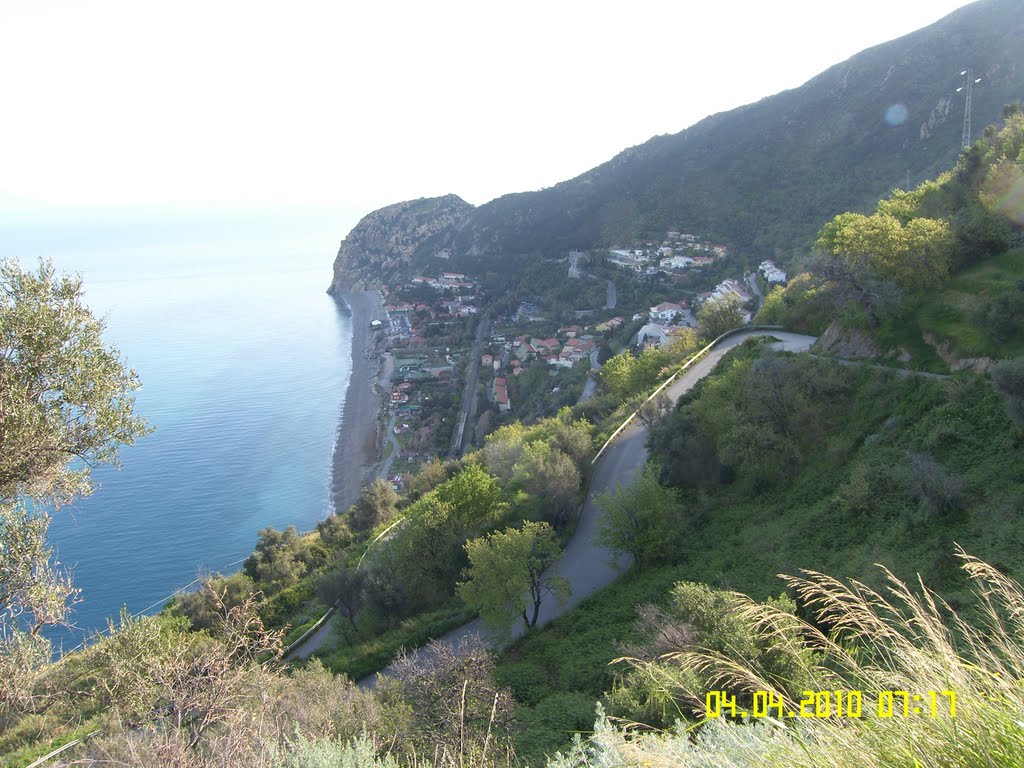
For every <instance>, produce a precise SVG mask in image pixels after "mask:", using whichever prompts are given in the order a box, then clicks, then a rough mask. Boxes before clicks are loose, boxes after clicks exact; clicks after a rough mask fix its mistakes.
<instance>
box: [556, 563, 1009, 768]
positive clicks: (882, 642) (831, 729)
mask: <svg viewBox="0 0 1024 768" xmlns="http://www.w3.org/2000/svg"><path fill="white" fill-rule="evenodd" d="M958 557H959V558H960V560H961V564H962V567H963V569H964V571H965V572H966V574H967V576H968V577H969V580H970V582H971V587H972V592H973V595H974V602H973V604H972V605H970V606H969V613H966V612H964V611H962V612H961V613H959V614H958V613H957V612H956V611H954V610H953V609H952V608H951V607H950V606H949V605H948V604H947V603H945V602H944V601H943V600H942V598H941V597H939V596H938V595H936V594H935V593H934V592H932V591H930V590H928V589H927V588H926V587H925V586H924V585H923V584H918V585H916V586H915V587H911V586H909V585H908V584H906V583H904V582H903V581H901V580H899V579H898V578H896V577H895V576H894V575H893V574H892V573H891V572H889V571H887V570H885V569H883V572H884V576H885V587H884V588H883V589H882V590H881V591H876V590H873V589H871V588H869V587H868V586H866V585H865V584H863V583H860V582H856V581H853V582H850V583H848V584H847V583H843V582H840V581H839V580H837V579H834V578H831V577H829V576H826V575H824V574H821V573H816V572H806V573H804V574H803V575H802V576H799V577H783V579H784V580H785V581H786V583H787V584H788V585H789V587H790V588H791V589H792V590H793V592H794V593H795V594H796V595H797V597H798V600H799V601H800V602H801V603H802V604H803V605H804V606H806V607H807V608H808V609H810V610H811V611H812V612H813V613H814V616H815V621H814V624H813V625H812V624H811V623H808V622H805V621H802V620H800V619H798V618H796V617H794V616H793V615H792V614H790V613H787V612H785V611H782V610H779V609H777V608H774V607H772V606H770V605H760V604H757V603H755V602H753V601H752V600H749V599H747V598H745V597H741V598H740V599H742V601H743V602H742V605H741V607H740V609H739V610H740V612H741V614H742V615H743V617H744V618H745V619H746V620H748V621H749V622H751V624H752V626H755V627H756V628H757V630H758V632H759V633H762V634H763V635H764V636H766V637H769V638H772V639H773V640H774V641H776V642H778V643H779V644H780V648H779V650H780V652H782V653H790V654H791V655H792V657H793V658H802V659H805V660H806V668H805V669H803V670H802V672H804V673H806V676H805V675H800V677H803V678H804V679H805V680H810V681H811V683H810V684H809V685H810V687H811V688H812V689H813V690H816V691H836V690H843V691H854V690H856V691H862V692H863V709H862V712H863V715H862V717H860V718H853V717H842V718H840V717H834V716H833V717H827V718H826V717H822V718H814V717H809V718H800V717H797V718H790V717H783V718H778V717H775V716H772V717H759V718H749V717H748V718H747V721H746V722H740V721H739V720H730V719H728V718H724V717H719V718H715V719H705V720H704V721H703V722H701V723H696V724H692V723H691V724H683V725H681V726H679V728H678V729H677V730H676V731H675V732H673V733H662V734H640V735H637V734H635V733H630V732H629V729H628V728H627V729H623V728H621V727H620V728H613V727H611V726H610V725H609V724H608V722H607V720H606V719H603V718H602V719H601V720H600V721H599V723H598V727H597V729H596V732H595V735H594V736H593V737H592V738H591V739H590V740H589V741H588V742H583V741H577V743H576V744H575V745H574V747H573V750H572V751H571V752H570V753H568V754H566V755H561V756H559V757H558V758H556V759H555V760H554V761H553V762H552V763H551V765H552V766H556V767H557V768H567V767H568V766H583V765H594V766H607V765H645V766H648V765H649V766H660V765H666V766H667V765H678V766H706V765H707V766H710V765H714V766H716V767H721V766H780V767H782V766H785V768H800V767H802V766H806V767H807V768H821V767H822V766H835V767H836V768H847V767H851V768H852V766H857V768H874V767H875V766H878V767H879V768H881V767H882V766H885V767H888V766H914V767H915V768H917V767H918V766H920V767H921V768H925V767H930V766H944V767H945V766H1007V767H1008V768H1009V767H1014V768H1016V767H1018V766H1022V765H1024V591H1022V589H1021V587H1020V585H1018V584H1017V583H1016V582H1014V581H1011V580H1010V579H1008V578H1006V577H1005V576H1004V575H1003V574H1002V573H1000V572H999V571H998V570H997V569H995V568H993V567H992V566H990V565H987V564H986V563H984V562H982V561H980V560H978V559H977V558H974V557H972V556H970V555H968V554H966V553H965V552H963V551H962V550H961V551H958ZM823 628H824V629H823ZM787 645H792V646H794V647H791V648H786V647H785V646H787ZM808 650H810V651H811V653H807V651H808ZM798 651H799V653H798ZM666 662H671V663H673V664H678V665H680V666H681V667H682V668H688V669H692V670H696V671H697V672H698V673H699V675H698V677H699V678H701V682H702V686H701V688H700V689H699V690H680V691H677V694H679V696H680V698H685V697H687V696H689V697H690V699H691V701H703V700H704V695H703V692H702V691H703V690H704V689H705V688H704V686H707V687H710V688H711V689H713V690H726V691H728V692H729V693H731V694H733V695H737V696H738V697H743V696H745V695H746V696H749V695H750V694H752V693H754V692H755V691H769V692H770V695H772V696H778V697H781V698H782V700H783V701H784V702H785V705H784V710H785V712H786V713H788V712H791V711H796V712H799V711H800V699H801V698H802V697H803V691H800V690H789V689H788V687H787V686H786V684H785V682H782V683H780V682H779V681H774V680H772V679H771V678H770V677H767V676H765V675H762V674H761V673H760V671H759V670H758V669H757V668H756V667H755V666H754V665H752V664H750V663H748V662H747V661H746V660H745V659H743V658H737V657H735V656H733V655H730V654H728V653H726V654H719V653H709V652H707V651H705V650H701V649H682V650H680V651H678V652H676V653H673V654H670V655H669V657H666V658H663V659H662V660H661V661H660V662H653V663H645V662H639V661H638V662H635V664H636V665H637V666H638V667H641V668H644V667H646V668H648V670H651V671H652V674H654V672H653V670H654V669H655V668H656V667H657V665H659V664H660V665H661V670H662V673H663V672H664V670H665V666H666ZM676 679H677V680H679V681H684V680H686V679H687V676H686V675H679V676H678V677H677V678H676ZM803 685H804V686H806V685H808V683H806V682H804V683H803ZM884 691H907V692H909V694H910V696H911V697H913V695H914V694H917V695H919V696H921V699H920V700H918V701H915V700H913V699H912V698H911V701H910V705H909V706H910V709H909V713H908V714H906V715H904V713H903V711H902V710H903V705H902V700H901V697H900V696H899V695H897V696H896V697H895V703H896V706H895V708H894V709H895V712H894V714H893V716H890V717H882V716H880V715H879V713H878V709H877V701H878V694H879V693H881V692H884ZM930 691H935V692H936V693H937V696H936V699H937V705H938V706H937V711H936V712H935V714H934V715H933V713H932V711H931V702H930V696H929V692H930ZM943 691H952V692H953V693H954V695H955V715H953V714H951V712H950V707H949V704H948V702H949V698H950V697H949V696H948V695H943V694H942V693H941V692H943ZM915 706H916V707H918V708H919V709H920V712H919V713H916V714H915V713H914V711H913V709H914V707H915ZM773 714H774V713H773Z"/></svg>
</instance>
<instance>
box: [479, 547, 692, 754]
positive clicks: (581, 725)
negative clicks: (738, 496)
mask: <svg viewBox="0 0 1024 768" xmlns="http://www.w3.org/2000/svg"><path fill="white" fill-rule="evenodd" d="M680 574H681V570H680V569H679V568H677V567H670V568H663V569H659V570H651V571H646V572H641V573H633V572H630V573H627V574H625V575H624V576H623V578H621V579H619V580H618V581H616V582H615V583H614V584H612V585H611V586H609V587H608V588H606V589H604V590H602V591H601V592H599V593H597V594H596V595H594V596H592V597H590V598H588V599H587V600H584V601H583V602H581V603H580V604H579V605H578V606H576V607H575V608H573V609H572V610H571V611H569V612H568V613H567V614H565V615H564V616H562V617H561V618H559V619H557V620H555V621H554V622H552V623H551V624H549V625H548V626H547V627H546V628H545V629H544V630H543V631H541V632H534V633H531V634H529V635H527V636H525V637H523V638H522V639H520V640H519V641H518V642H516V643H515V644H514V645H512V646H511V647H510V648H509V649H507V650H506V651H505V652H504V653H503V654H502V655H501V657H500V659H499V661H498V665H497V669H496V675H497V679H498V682H499V683H500V684H501V685H504V686H507V687H508V688H510V689H511V690H512V692H513V694H514V695H515V697H516V699H517V700H518V701H519V702H520V704H521V706H520V710H519V718H518V732H517V734H516V737H515V741H516V754H517V755H518V756H519V757H520V759H521V760H523V761H524V763H525V764H527V765H543V764H544V763H545V755H553V754H554V753H555V752H556V751H558V750H560V749H564V748H565V747H566V746H567V745H568V744H569V742H570V741H571V740H572V737H573V734H574V733H577V732H589V730H590V729H591V728H592V727H593V724H594V716H595V715H594V713H595V706H596V703H597V702H598V700H599V699H600V698H601V697H602V695H603V694H604V692H605V691H607V690H609V689H610V688H611V687H612V684H613V682H614V679H615V669H614V668H613V667H611V666H609V663H610V662H611V661H612V660H613V659H616V658H618V657H619V656H621V655H622V652H623V646H624V645H625V644H629V643H632V642H635V641H637V640H638V639H639V638H638V637H637V636H636V618H637V616H636V607H637V606H638V605H641V604H644V603H657V602H660V601H662V600H663V599H664V598H665V597H666V596H667V594H668V590H669V588H670V587H671V586H672V584H674V583H675V582H676V581H678V580H679V579H680V578H681V575H680Z"/></svg>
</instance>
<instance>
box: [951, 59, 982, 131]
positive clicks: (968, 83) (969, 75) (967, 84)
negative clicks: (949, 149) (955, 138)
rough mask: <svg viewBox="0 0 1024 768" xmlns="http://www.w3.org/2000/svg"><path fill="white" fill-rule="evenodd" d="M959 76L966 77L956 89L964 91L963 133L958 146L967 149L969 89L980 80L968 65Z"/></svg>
mask: <svg viewBox="0 0 1024 768" xmlns="http://www.w3.org/2000/svg"><path fill="white" fill-rule="evenodd" d="M960 77H963V78H966V79H965V80H964V84H963V85H961V86H960V87H959V88H957V89H956V92H957V93H960V91H966V94H965V95H964V133H963V136H962V137H961V139H960V142H961V143H960V146H961V148H962V149H967V147H969V146H970V145H971V90H972V89H973V88H974V84H975V83H980V82H981V78H980V77H979V78H975V77H974V70H973V69H971V68H970V67H968V68H967V69H965V70H964V71H963V72H961V73H960Z"/></svg>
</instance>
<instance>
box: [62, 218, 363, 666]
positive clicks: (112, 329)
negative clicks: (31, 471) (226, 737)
mask: <svg viewBox="0 0 1024 768" xmlns="http://www.w3.org/2000/svg"><path fill="white" fill-rule="evenodd" d="M337 239H338V238H334V240H333V242H332V241H326V242H325V241H324V240H323V239H319V240H318V239H313V238H311V239H310V240H309V241H303V239H302V238H301V237H299V236H297V235H294V234H293V235H292V236H290V235H287V233H286V234H285V236H284V237H279V238H277V239H260V240H256V241H246V240H237V239H230V238H227V237H223V236H218V237H217V238H214V239H212V240H211V241H209V242H196V241H191V242H181V243H172V244H170V245H161V244H148V245H147V244H140V243H139V242H137V241H136V242H133V243H131V244H130V245H123V246H122V245H120V244H119V243H118V238H117V237H116V235H112V236H111V237H110V238H109V239H107V240H104V238H103V237H97V238H95V239H94V242H92V243H90V244H89V247H88V248H87V249H77V248H75V247H72V246H68V245H60V246H52V245H51V246H50V247H49V249H48V253H47V255H50V256H52V257H53V258H54V259H55V261H56V262H57V264H58V266H60V267H62V268H65V269H70V270H75V271H80V272H81V273H82V274H83V277H84V278H85V284H86V297H87V301H88V303H89V304H90V306H91V307H93V309H94V310H95V311H96V312H97V313H98V314H101V315H105V316H106V318H107V323H108V328H107V339H108V341H109V342H110V343H112V344H113V345H115V346H117V347H118V348H119V349H120V351H121V353H122V355H123V356H124V357H125V358H126V359H127V362H128V364H129V365H130V366H132V367H133V368H135V369H136V370H137V371H138V373H139V376H140V378H141V380H142V383H143V388H142V390H141V391H140V392H139V393H138V397H137V408H136V410H137V412H138V413H140V414H142V415H144V416H145V417H147V418H148V419H149V421H150V423H151V424H152V425H153V426H154V427H155V432H154V433H153V434H152V435H151V436H149V437H146V438H144V439H142V440H140V441H139V442H138V443H137V444H136V445H135V446H132V447H129V448H126V449H124V450H123V451H122V455H121V458H122V462H123V468H122V469H120V470H114V469H111V468H107V467H103V468H100V469H98V470H97V471H96V472H95V474H94V477H95V481H96V491H95V493H94V494H93V495H92V496H91V497H89V498H86V499H82V500H80V501H78V502H77V503H76V504H75V505H74V507H73V508H65V509H61V510H60V511H58V512H57V513H56V514H55V516H54V521H53V524H52V526H51V529H50V541H51V543H52V544H53V546H54V548H55V550H56V551H57V555H58V558H59V560H60V561H61V563H62V564H63V565H64V566H65V567H66V568H69V569H70V570H71V571H72V572H73V574H74V581H75V584H76V586H77V587H79V588H80V589H81V590H82V592H81V599H82V602H81V603H80V604H79V605H78V606H77V607H76V608H75V612H74V621H75V624H76V625H77V627H78V628H79V629H78V630H77V631H75V632H71V633H66V634H63V635H61V636H60V637H59V640H60V641H61V642H63V644H64V645H65V647H70V646H73V645H75V644H77V642H79V641H80V640H81V639H82V637H83V634H84V633H88V632H90V631H92V630H95V629H100V628H103V627H104V626H105V624H106V620H107V617H110V616H116V615H117V613H118V611H119V610H120V609H121V607H122V606H127V608H128V610H129V611H132V612H137V611H142V610H146V609H150V610H153V609H155V608H156V607H158V605H159V603H160V602H161V601H162V600H163V599H164V598H165V597H166V596H168V595H169V594H170V593H171V592H172V591H173V590H175V589H176V588H178V587H180V586H182V585H185V584H187V583H189V582H191V581H192V580H193V579H195V578H196V577H197V575H199V574H202V573H205V572H208V571H218V570H224V571H231V570H236V569H237V568H238V567H239V566H238V565H237V561H238V560H239V559H240V558H244V557H245V556H246V555H247V554H248V553H249V552H250V551H251V550H252V548H253V545H254V543H255V542H256V538H257V532H258V531H259V530H260V529H261V528H264V527H266V526H274V527H277V528H283V527H285V526H287V525H295V526H297V527H298V528H299V529H300V530H308V529H310V528H312V527H313V526H314V525H315V524H316V522H317V520H318V519H320V518H322V517H323V516H324V515H325V514H327V512H328V511H329V483H330V465H331V453H332V449H333V445H334V438H335V430H336V429H337V425H338V418H339V415H340V413H341V407H342V404H343V402H344V395H345V389H346V387H347V384H348V379H349V374H350V371H351V352H350V339H351V323H350V320H349V317H348V316H347V314H346V313H344V312H343V311H341V310H339V308H338V306H337V305H336V304H335V302H334V300H333V299H331V298H330V297H329V296H327V295H326V294H325V292H324V291H325V289H326V287H327V285H328V284H329V282H330V277H331V263H332V260H333V256H334V248H335V247H336V242H337Z"/></svg>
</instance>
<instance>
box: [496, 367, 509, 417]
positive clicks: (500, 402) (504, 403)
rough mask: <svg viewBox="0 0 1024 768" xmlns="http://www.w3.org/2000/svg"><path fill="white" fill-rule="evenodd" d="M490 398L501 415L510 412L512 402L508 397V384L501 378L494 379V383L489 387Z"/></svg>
mask: <svg viewBox="0 0 1024 768" xmlns="http://www.w3.org/2000/svg"><path fill="white" fill-rule="evenodd" d="M491 397H492V398H493V400H494V404H495V405H497V406H498V410H499V411H500V412H501V413H508V412H509V411H511V410H512V401H511V400H509V397H508V382H507V381H505V379H504V378H502V377H501V376H495V377H494V383H493V384H492V385H491Z"/></svg>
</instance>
